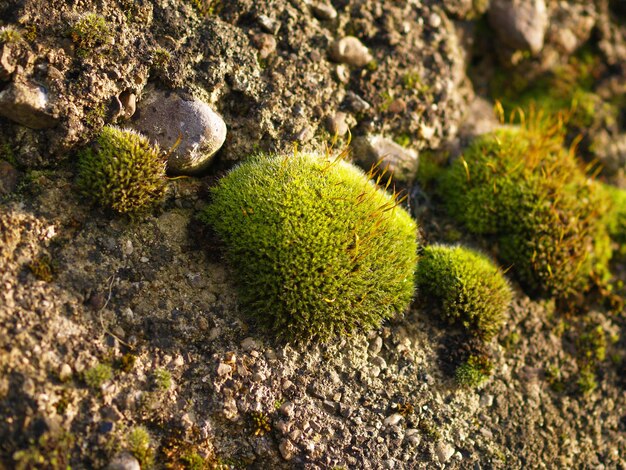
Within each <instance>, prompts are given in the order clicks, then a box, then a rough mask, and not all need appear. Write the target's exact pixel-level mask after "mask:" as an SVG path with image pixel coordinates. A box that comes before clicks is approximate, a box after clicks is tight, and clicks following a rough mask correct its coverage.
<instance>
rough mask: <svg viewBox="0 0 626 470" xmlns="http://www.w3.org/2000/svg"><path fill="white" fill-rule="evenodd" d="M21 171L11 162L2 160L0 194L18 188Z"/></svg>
mask: <svg viewBox="0 0 626 470" xmlns="http://www.w3.org/2000/svg"><path fill="white" fill-rule="evenodd" d="M18 179H19V172H18V171H17V170H16V169H15V167H14V166H13V165H11V164H10V163H9V162H7V161H4V160H0V195H6V194H10V193H12V192H13V191H15V189H16V188H17V182H18Z"/></svg>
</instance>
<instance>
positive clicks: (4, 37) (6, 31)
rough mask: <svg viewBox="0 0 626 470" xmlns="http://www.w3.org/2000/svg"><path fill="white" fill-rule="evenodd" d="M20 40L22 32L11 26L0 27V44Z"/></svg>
mask: <svg viewBox="0 0 626 470" xmlns="http://www.w3.org/2000/svg"><path fill="white" fill-rule="evenodd" d="M21 40H22V33H20V32H19V30H18V29H16V28H14V27H13V26H3V27H2V28H0V44H5V43H15V42H19V41H21Z"/></svg>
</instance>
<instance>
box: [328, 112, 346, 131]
mask: <svg viewBox="0 0 626 470" xmlns="http://www.w3.org/2000/svg"><path fill="white" fill-rule="evenodd" d="M347 117H348V115H347V114H346V113H344V112H343V111H338V112H336V113H335V114H334V115H329V116H327V117H326V129H328V132H330V134H331V135H333V136H335V135H337V136H339V137H341V136H343V135H345V134H346V132H348V129H349V127H348V123H347V122H346V119H347Z"/></svg>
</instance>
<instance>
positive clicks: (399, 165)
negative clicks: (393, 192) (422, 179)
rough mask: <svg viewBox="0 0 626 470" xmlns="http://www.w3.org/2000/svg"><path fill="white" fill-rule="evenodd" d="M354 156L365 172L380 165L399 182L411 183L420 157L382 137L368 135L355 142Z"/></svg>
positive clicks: (413, 151)
mask: <svg viewBox="0 0 626 470" xmlns="http://www.w3.org/2000/svg"><path fill="white" fill-rule="evenodd" d="M352 145H353V155H354V158H355V160H356V161H357V162H358V163H359V165H361V167H362V168H364V169H365V170H369V169H370V168H371V167H372V166H373V165H376V164H379V168H381V169H385V168H386V167H387V166H388V171H389V172H390V173H391V174H392V175H393V178H394V179H395V180H397V181H402V182H405V181H411V180H412V179H413V178H414V177H415V174H416V173H417V165H418V155H417V152H416V151H415V150H412V149H406V148H404V147H402V146H401V145H399V144H397V143H395V142H394V141H392V140H389V139H387V138H385V137H383V136H381V135H367V136H362V137H359V138H357V139H355V140H354V142H353V144H352Z"/></svg>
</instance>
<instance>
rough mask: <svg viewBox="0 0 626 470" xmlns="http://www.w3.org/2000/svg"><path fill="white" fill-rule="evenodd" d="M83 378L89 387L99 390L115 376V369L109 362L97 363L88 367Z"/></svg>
mask: <svg viewBox="0 0 626 470" xmlns="http://www.w3.org/2000/svg"><path fill="white" fill-rule="evenodd" d="M83 378H84V380H85V383H86V384H87V386H88V387H89V388H92V389H94V390H97V389H100V387H102V385H104V383H105V382H108V381H109V380H111V379H112V378H113V370H112V369H111V366H110V365H108V364H97V365H95V366H93V367H92V368H90V369H87V370H86V371H85V372H84V373H83Z"/></svg>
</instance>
